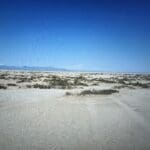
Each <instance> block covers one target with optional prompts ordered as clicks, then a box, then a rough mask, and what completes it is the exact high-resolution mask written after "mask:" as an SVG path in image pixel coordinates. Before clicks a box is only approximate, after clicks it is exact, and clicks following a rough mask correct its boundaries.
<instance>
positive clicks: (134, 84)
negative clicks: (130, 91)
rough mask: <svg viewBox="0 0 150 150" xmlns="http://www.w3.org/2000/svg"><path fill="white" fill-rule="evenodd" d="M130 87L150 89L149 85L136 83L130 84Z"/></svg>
mask: <svg viewBox="0 0 150 150" xmlns="http://www.w3.org/2000/svg"><path fill="white" fill-rule="evenodd" d="M129 85H132V86H136V87H141V88H150V85H149V84H147V83H140V82H136V83H129Z"/></svg>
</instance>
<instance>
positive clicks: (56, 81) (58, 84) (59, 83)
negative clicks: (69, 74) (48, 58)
mask: <svg viewBox="0 0 150 150" xmlns="http://www.w3.org/2000/svg"><path fill="white" fill-rule="evenodd" d="M49 85H50V86H51V87H52V88H60V89H71V88H72V83H69V82H68V80H67V79H62V78H60V77H57V76H54V77H53V79H52V80H51V81H49Z"/></svg>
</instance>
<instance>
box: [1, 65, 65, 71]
mask: <svg viewBox="0 0 150 150" xmlns="http://www.w3.org/2000/svg"><path fill="white" fill-rule="evenodd" d="M0 70H29V71H67V69H64V68H55V67H38V66H32V67H31V66H7V65H0Z"/></svg>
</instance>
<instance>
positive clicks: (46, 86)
mask: <svg viewBox="0 0 150 150" xmlns="http://www.w3.org/2000/svg"><path fill="white" fill-rule="evenodd" d="M33 87H34V88H39V89H50V88H51V86H49V85H43V84H34V85H33Z"/></svg>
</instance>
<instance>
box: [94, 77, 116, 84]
mask: <svg viewBox="0 0 150 150" xmlns="http://www.w3.org/2000/svg"><path fill="white" fill-rule="evenodd" d="M96 80H97V81H100V82H103V83H116V82H115V81H113V80H108V79H103V78H98V79H96Z"/></svg>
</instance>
